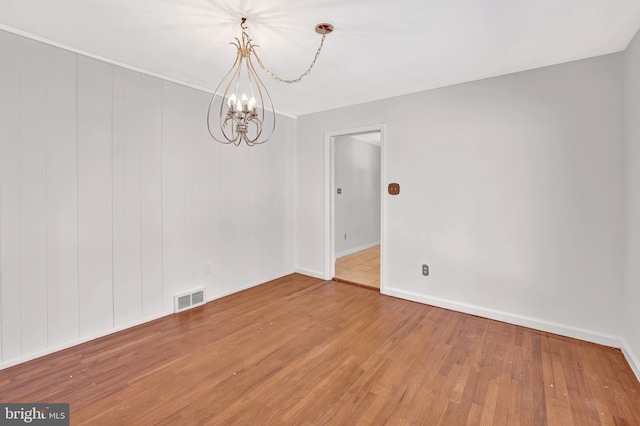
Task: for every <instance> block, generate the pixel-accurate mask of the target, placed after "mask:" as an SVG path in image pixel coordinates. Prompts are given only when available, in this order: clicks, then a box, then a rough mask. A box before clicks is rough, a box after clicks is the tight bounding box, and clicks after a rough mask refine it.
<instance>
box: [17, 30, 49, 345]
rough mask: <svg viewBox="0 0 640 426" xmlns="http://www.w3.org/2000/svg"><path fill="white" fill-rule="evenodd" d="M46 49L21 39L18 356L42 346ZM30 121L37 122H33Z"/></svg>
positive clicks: (44, 333)
mask: <svg viewBox="0 0 640 426" xmlns="http://www.w3.org/2000/svg"><path fill="white" fill-rule="evenodd" d="M45 49H46V46H45V45H43V44H41V43H38V42H35V41H32V40H27V39H22V40H20V159H19V163H20V290H21V297H20V312H21V317H22V318H21V325H22V328H21V333H22V345H21V348H22V352H23V353H33V352H38V351H41V350H43V349H45V348H46V347H47V299H46V297H47V252H46V247H47V203H46V170H47V165H46V149H47V146H46V132H47V127H46V124H47V123H46V83H47V81H46V54H45V52H46V50H45ZM34 117H39V118H40V119H37V120H34ZM43 117H44V120H43V119H42V118H43Z"/></svg>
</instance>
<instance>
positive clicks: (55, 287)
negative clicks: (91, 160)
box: [46, 48, 79, 347]
mask: <svg viewBox="0 0 640 426" xmlns="http://www.w3.org/2000/svg"><path fill="white" fill-rule="evenodd" d="M46 58H47V91H46V116H47V134H46V140H47V167H46V171H47V179H46V182H47V184H46V185H47V238H46V240H47V245H46V251H47V295H46V296H47V314H48V316H47V324H48V327H47V329H48V344H49V347H57V346H60V345H63V344H65V343H67V342H69V341H73V340H74V339H77V338H78V336H79V330H78V180H77V176H78V167H77V164H78V163H77V154H78V143H77V135H76V131H77V121H76V66H77V59H76V55H75V54H73V53H71V52H68V51H65V50H62V49H52V48H49V49H47V52H46Z"/></svg>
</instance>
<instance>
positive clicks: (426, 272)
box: [422, 265, 429, 277]
mask: <svg viewBox="0 0 640 426" xmlns="http://www.w3.org/2000/svg"><path fill="white" fill-rule="evenodd" d="M422 275H424V276H425V277H428V276H429V265H422Z"/></svg>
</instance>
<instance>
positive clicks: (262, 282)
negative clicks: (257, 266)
mask: <svg viewBox="0 0 640 426" xmlns="http://www.w3.org/2000/svg"><path fill="white" fill-rule="evenodd" d="M295 272H296V271H290V272H285V273H284V274H278V275H277V276H274V277H273V278H269V279H267V280H258V281H254V282H252V283H249V284H245V285H243V286H240V287H237V288H235V289H233V290H229V291H225V292H223V293H216V294H215V295H212V296H210V297H208V298H207V302H212V301H214V300H216V299H221V298H223V297H226V296H230V295H232V294H234V293H238V292H240V291H243V290H247V289H250V288H251V287H257V286H259V285H262V284H265V283H268V282H269V281H274V280H277V279H278V278H282V277H286V276H287V275H291V274H294V273H295Z"/></svg>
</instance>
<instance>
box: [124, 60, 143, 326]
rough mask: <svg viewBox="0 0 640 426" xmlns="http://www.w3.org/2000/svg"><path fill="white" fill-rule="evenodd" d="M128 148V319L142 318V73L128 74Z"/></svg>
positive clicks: (130, 320)
mask: <svg viewBox="0 0 640 426" xmlns="http://www.w3.org/2000/svg"><path fill="white" fill-rule="evenodd" d="M124 83H125V111H126V114H125V116H124V118H125V128H126V137H125V150H124V181H125V187H124V207H125V210H124V212H125V214H124V219H125V221H124V230H125V232H124V235H125V247H124V253H125V275H126V286H125V287H126V289H127V291H126V295H127V299H126V300H127V305H126V311H127V323H128V324H131V323H134V322H137V321H140V320H141V319H142V284H141V282H142V275H141V274H142V272H141V260H140V256H141V253H140V250H141V246H140V237H141V234H140V232H141V231H140V227H141V216H140V209H141V206H140V197H141V187H140V164H141V161H142V158H141V155H140V128H141V125H142V123H141V121H140V113H141V109H142V108H144V105H142V103H141V102H140V74H138V73H136V72H133V71H127V72H126V74H125V80H124Z"/></svg>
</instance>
